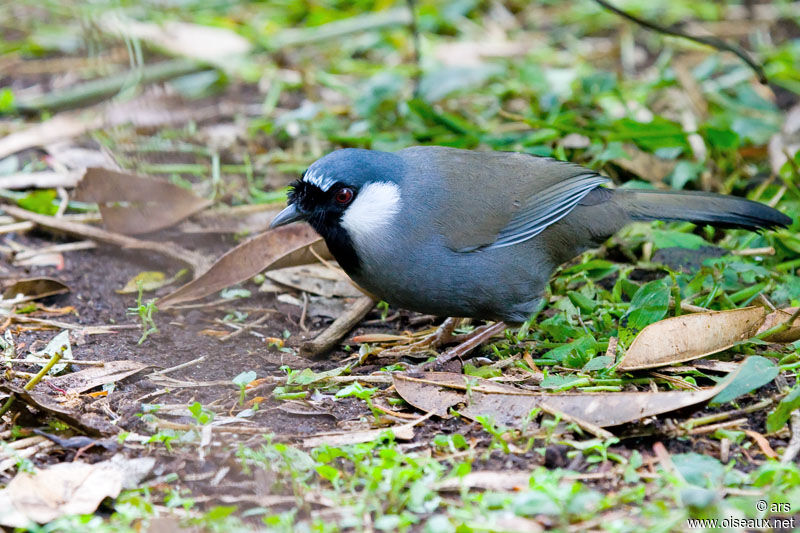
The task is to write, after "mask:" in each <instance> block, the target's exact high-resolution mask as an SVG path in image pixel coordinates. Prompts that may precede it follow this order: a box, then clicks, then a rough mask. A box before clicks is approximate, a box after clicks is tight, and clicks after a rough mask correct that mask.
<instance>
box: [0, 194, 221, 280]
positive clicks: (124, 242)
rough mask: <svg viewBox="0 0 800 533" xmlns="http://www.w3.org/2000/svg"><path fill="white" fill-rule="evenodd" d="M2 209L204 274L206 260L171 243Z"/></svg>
mask: <svg viewBox="0 0 800 533" xmlns="http://www.w3.org/2000/svg"><path fill="white" fill-rule="evenodd" d="M2 209H3V211H5V212H6V213H8V214H9V215H11V216H12V217H14V218H18V219H22V220H29V221H31V222H34V223H36V224H38V225H39V226H42V227H44V228H47V229H51V230H57V231H63V232H64V233H68V234H70V235H77V236H79V237H86V238H89V239H92V240H95V241H100V242H103V243H106V244H112V245H114V246H119V247H120V248H126V249H133V250H150V251H151V252H156V253H158V254H161V255H163V256H165V257H169V258H171V259H175V260H177V261H179V262H181V263H184V264H186V265H188V266H190V267H191V268H192V270H194V273H195V275H199V274H200V273H202V272H204V271H205V270H206V269H207V268H208V266H209V261H208V259H207V258H206V257H204V256H202V255H200V254H198V253H196V252H192V251H190V250H187V249H185V248H182V247H180V246H178V245H176V244H173V243H161V242H153V241H143V240H141V239H136V238H133V237H128V236H127V235H122V234H119V233H113V232H111V231H106V230H104V229H101V228H96V227H94V226H89V225H87V224H80V223H76V222H71V221H69V220H64V219H63V218H54V217H49V216H46V215H40V214H38V213H33V212H31V211H28V210H26V209H22V208H21V207H17V206H15V205H10V204H3V205H2Z"/></svg>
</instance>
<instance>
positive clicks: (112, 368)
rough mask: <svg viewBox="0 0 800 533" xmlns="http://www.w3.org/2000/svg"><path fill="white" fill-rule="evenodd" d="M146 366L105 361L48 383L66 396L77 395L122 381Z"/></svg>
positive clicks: (124, 361)
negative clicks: (65, 393)
mask: <svg viewBox="0 0 800 533" xmlns="http://www.w3.org/2000/svg"><path fill="white" fill-rule="evenodd" d="M148 366H149V365H147V364H145V363H140V362H138V361H128V360H122V361H107V362H106V363H105V364H104V365H103V366H93V367H89V368H87V369H84V370H81V371H79V372H73V373H72V374H67V375H64V376H58V377H55V378H51V379H50V380H49V383H50V385H53V386H54V387H56V388H58V389H62V390H65V391H67V394H70V393H75V394H79V393H81V392H85V391H87V390H89V389H93V388H95V387H100V386H101V385H106V384H108V383H117V382H118V381H122V380H123V379H125V378H127V377H129V376H132V375H133V374H136V373H137V372H141V371H142V370H144V369H145V368H147V367H148Z"/></svg>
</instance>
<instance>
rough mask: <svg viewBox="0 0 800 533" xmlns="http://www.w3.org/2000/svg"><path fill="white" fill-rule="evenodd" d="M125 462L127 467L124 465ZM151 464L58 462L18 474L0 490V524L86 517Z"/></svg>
mask: <svg viewBox="0 0 800 533" xmlns="http://www.w3.org/2000/svg"><path fill="white" fill-rule="evenodd" d="M126 463H128V464H126ZM154 465H155V459H154V458H152V457H144V458H137V459H127V458H124V457H122V456H115V457H114V458H113V459H111V460H109V461H101V462H99V463H94V464H87V463H82V462H71V463H58V464H54V465H50V466H48V467H47V468H43V469H38V468H37V469H35V470H34V472H32V473H29V472H20V473H19V474H17V475H16V477H14V479H12V480H11V482H9V484H8V486H7V487H6V488H5V489H4V490H2V491H0V524H2V525H4V526H8V527H26V526H28V525H29V524H30V522H31V521H32V522H37V523H39V524H44V523H47V522H51V521H52V520H55V519H56V518H59V517H62V516H66V515H81V514H90V513H93V512H95V511H96V510H97V507H98V506H99V505H100V502H102V501H103V500H104V499H105V498H109V497H110V498H115V497H117V496H118V495H119V493H120V492H121V491H122V489H123V488H133V487H136V486H137V485H138V483H139V482H140V481H141V480H142V479H143V478H144V476H146V475H147V474H148V473H149V472H150V470H152V468H153V466H154Z"/></svg>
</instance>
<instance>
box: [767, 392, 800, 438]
mask: <svg viewBox="0 0 800 533" xmlns="http://www.w3.org/2000/svg"><path fill="white" fill-rule="evenodd" d="M795 409H800V384H797V385H795V386H794V388H793V389H792V390H791V391H789V394H787V395H786V396H784V397H783V399H782V400H781V401H780V403H779V404H778V406H777V407H775V409H773V410H772V411H771V412H770V413H769V414H768V415H767V431H768V432H770V433H774V432H776V431H778V430H779V429H781V428H782V427H783V426H785V425H786V422H787V421H788V420H789V416H791V414H792V411H794V410H795Z"/></svg>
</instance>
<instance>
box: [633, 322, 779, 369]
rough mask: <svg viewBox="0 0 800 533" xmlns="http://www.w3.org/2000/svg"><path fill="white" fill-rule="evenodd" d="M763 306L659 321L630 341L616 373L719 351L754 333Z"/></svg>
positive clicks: (657, 365)
mask: <svg viewBox="0 0 800 533" xmlns="http://www.w3.org/2000/svg"><path fill="white" fill-rule="evenodd" d="M765 314H766V312H765V311H764V308H763V307H745V308H742V309H731V310H729V311H705V312H702V313H692V314H688V315H681V316H676V317H672V318H667V319H665V320H661V321H659V322H656V323H654V324H650V325H649V326H647V327H645V328H644V329H643V330H642V331H641V332H640V333H639V334H638V335H637V336H636V338H635V339H634V340H633V342H632V343H631V346H630V348H628V351H627V352H626V354H625V357H624V358H623V359H622V362H621V363H620V365H619V367H617V368H618V369H619V370H641V369H644V368H654V367H659V366H665V365H671V364H674V363H681V362H683V361H690V360H692V359H698V358H700V357H703V356H706V355H709V354H712V353H717V352H721V351H722V350H726V349H728V348H730V347H731V346H733V345H734V344H736V343H737V342H739V341H742V340H745V339H748V338H750V337H752V336H753V335H755V334H756V331H758V327H759V326H760V325H761V324H762V323H763V321H764V315H765Z"/></svg>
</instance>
